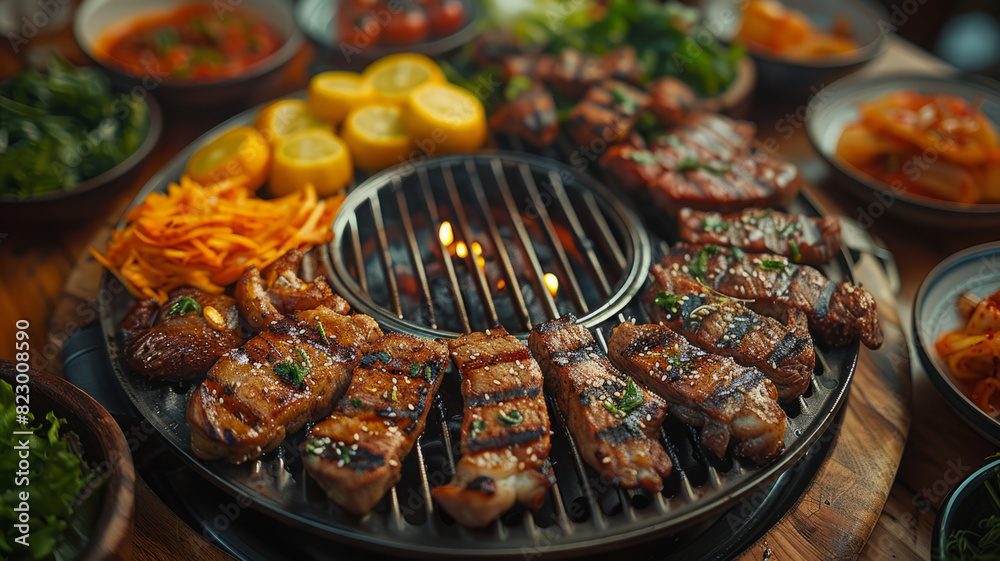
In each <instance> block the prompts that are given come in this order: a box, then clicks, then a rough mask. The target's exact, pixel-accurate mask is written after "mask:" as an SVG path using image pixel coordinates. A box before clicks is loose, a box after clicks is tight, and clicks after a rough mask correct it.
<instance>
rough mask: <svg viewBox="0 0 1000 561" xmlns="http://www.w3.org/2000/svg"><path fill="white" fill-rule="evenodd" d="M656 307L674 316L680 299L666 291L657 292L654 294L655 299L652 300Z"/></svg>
mask: <svg viewBox="0 0 1000 561" xmlns="http://www.w3.org/2000/svg"><path fill="white" fill-rule="evenodd" d="M653 301H654V302H655V303H656V305H657V306H659V307H661V308H663V309H664V310H666V311H668V312H670V313H672V314H676V313H677V310H678V306H679V305H680V303H681V299H680V297H679V296H677V295H676V294H671V293H669V292H666V291H663V290H661V291H659V292H657V293H656V298H655V299H654V300H653Z"/></svg>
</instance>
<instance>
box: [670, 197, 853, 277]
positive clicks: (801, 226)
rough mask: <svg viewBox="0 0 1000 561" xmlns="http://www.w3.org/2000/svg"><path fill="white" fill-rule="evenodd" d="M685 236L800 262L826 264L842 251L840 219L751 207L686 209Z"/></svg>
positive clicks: (683, 215)
mask: <svg viewBox="0 0 1000 561" xmlns="http://www.w3.org/2000/svg"><path fill="white" fill-rule="evenodd" d="M679 218H680V220H679V222H680V235H681V239H683V240H684V241H688V242H691V243H696V244H718V245H729V246H733V247H738V248H741V249H744V250H746V251H751V252H755V253H777V254H779V255H784V256H785V257H788V258H790V259H791V260H792V261H794V262H796V263H805V264H806V265H822V264H823V263H826V262H827V261H829V260H830V259H833V257H834V256H835V255H837V253H839V252H840V221H839V220H837V219H836V218H833V217H829V216H828V217H825V218H809V217H808V216H803V215H801V214H785V213H783V212H779V211H776V210H774V209H757V208H748V209H745V210H741V211H739V212H734V213H731V214H719V213H717V212H701V211H698V210H694V209H690V208H682V209H681V211H680V215H679Z"/></svg>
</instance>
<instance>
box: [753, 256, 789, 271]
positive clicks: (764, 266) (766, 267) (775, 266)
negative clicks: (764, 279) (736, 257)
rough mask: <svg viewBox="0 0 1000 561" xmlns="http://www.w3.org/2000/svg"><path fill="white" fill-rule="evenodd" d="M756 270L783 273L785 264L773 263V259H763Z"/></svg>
mask: <svg viewBox="0 0 1000 561" xmlns="http://www.w3.org/2000/svg"><path fill="white" fill-rule="evenodd" d="M757 268H758V269H760V270H762V271H784V270H785V264H784V263H782V262H781V261H775V260H773V259H763V260H761V262H760V265H757Z"/></svg>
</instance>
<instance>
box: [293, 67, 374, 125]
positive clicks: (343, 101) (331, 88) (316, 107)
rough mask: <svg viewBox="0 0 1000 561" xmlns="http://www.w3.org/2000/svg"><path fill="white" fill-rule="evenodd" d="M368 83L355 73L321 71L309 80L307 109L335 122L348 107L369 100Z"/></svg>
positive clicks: (351, 108)
mask: <svg viewBox="0 0 1000 561" xmlns="http://www.w3.org/2000/svg"><path fill="white" fill-rule="evenodd" d="M374 95H375V90H374V89H373V88H372V85H371V84H370V83H369V82H368V81H367V80H364V79H362V78H361V74H358V73H357V72H323V73H322V74H317V75H316V76H315V77H314V78H313V79H312V80H310V81H309V111H310V112H312V114H313V115H315V116H316V117H318V118H320V119H322V120H323V121H325V122H327V123H330V124H331V125H339V124H340V122H341V121H343V120H344V117H346V116H347V114H348V113H350V112H351V111H352V110H354V109H357V108H358V107H361V106H362V105H365V104H366V103H369V102H371V100H372V98H373V97H374Z"/></svg>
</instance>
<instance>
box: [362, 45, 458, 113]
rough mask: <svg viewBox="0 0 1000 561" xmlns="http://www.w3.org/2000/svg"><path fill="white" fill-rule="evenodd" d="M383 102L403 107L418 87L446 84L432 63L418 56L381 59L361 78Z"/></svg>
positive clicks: (397, 56)
mask: <svg viewBox="0 0 1000 561" xmlns="http://www.w3.org/2000/svg"><path fill="white" fill-rule="evenodd" d="M361 75H362V77H363V78H364V79H365V81H367V82H368V83H369V84H371V86H372V88H373V89H374V90H375V96H376V97H377V98H378V99H379V100H381V101H387V102H390V103H403V102H404V101H405V100H406V96H407V94H409V93H410V92H411V91H413V89H414V88H416V87H417V86H419V85H421V84H424V83H427V82H431V83H438V84H441V83H444V82H445V81H446V80H445V77H444V72H441V69H440V68H439V67H438V65H437V64H436V63H435V62H434V61H433V60H431V59H429V58H427V57H426V56H424V55H421V54H417V53H400V54H395V55H389V56H386V57H382V58H380V59H379V60H377V61H375V62H373V63H371V64H369V65H368V68H365V71H364V72H363V73H362V74H361Z"/></svg>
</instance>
